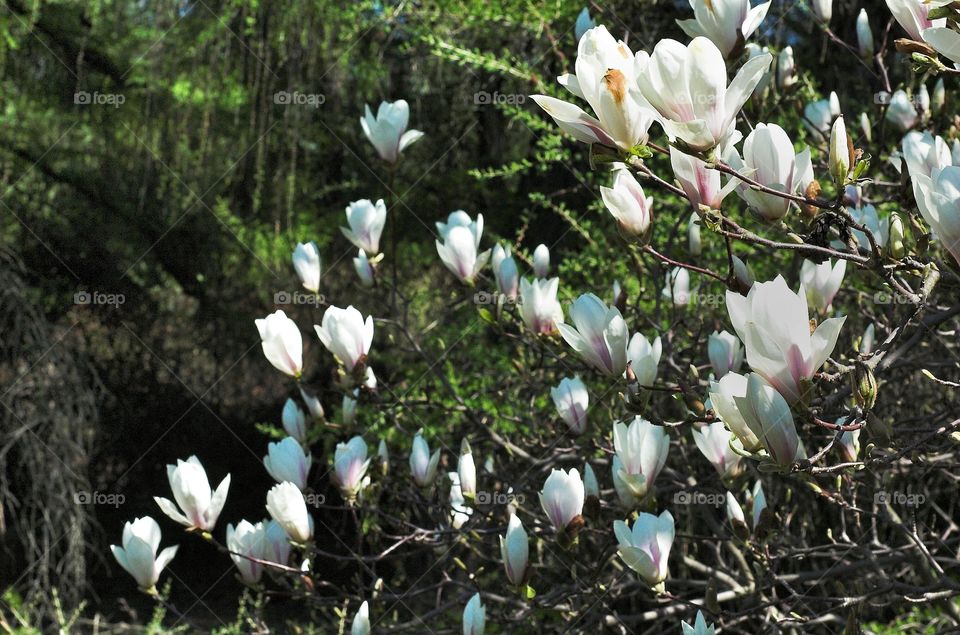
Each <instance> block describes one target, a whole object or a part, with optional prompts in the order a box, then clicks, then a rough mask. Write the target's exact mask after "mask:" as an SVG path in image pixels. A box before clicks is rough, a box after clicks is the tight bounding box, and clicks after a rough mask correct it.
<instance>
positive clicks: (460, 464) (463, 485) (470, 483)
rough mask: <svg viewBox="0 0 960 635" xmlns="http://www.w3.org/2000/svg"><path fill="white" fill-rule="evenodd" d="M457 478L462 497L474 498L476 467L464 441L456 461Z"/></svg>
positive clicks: (475, 492)
mask: <svg viewBox="0 0 960 635" xmlns="http://www.w3.org/2000/svg"><path fill="white" fill-rule="evenodd" d="M457 476H458V477H459V480H460V490H461V491H462V492H463V495H464V496H467V497H469V498H474V497H475V496H476V495H477V465H476V463H474V461H473V453H472V452H471V451H470V444H469V443H467V440H466V439H464V440H463V443H462V445H461V450H460V458H459V459H458V460H457Z"/></svg>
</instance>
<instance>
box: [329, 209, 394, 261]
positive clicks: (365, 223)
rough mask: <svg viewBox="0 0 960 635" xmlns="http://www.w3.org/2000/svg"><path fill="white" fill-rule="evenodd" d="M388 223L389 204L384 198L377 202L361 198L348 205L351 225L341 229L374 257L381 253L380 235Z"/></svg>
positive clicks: (348, 238)
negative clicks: (385, 202) (384, 201)
mask: <svg viewBox="0 0 960 635" xmlns="http://www.w3.org/2000/svg"><path fill="white" fill-rule="evenodd" d="M386 223H387V206H386V205H384V203H383V199H382V198H381V199H379V200H378V201H377V202H376V204H374V203H373V202H371V201H370V200H369V199H361V200H359V201H354V202H352V203H350V204H349V205H347V224H348V225H349V226H350V227H349V228H348V227H341V228H340V231H341V232H343V235H344V236H346V237H347V240H349V241H350V242H352V243H353V244H354V246H356V247H358V248H359V249H362V250H363V251H364V253H365V254H366V255H367V257H369V258H372V257H374V256H376V255H377V254H378V253H380V235H381V234H382V233H383V227H384V225H386ZM394 257H396V254H394Z"/></svg>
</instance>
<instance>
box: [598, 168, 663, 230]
mask: <svg viewBox="0 0 960 635" xmlns="http://www.w3.org/2000/svg"><path fill="white" fill-rule="evenodd" d="M600 196H601V197H602V198H603V204H604V205H606V206H607V209H608V210H610V213H611V214H613V217H614V218H616V219H617V223H618V224H619V226H620V230H621V231H622V232H623V233H624V234H625V235H627V236H632V237H635V238H643V237H645V236H646V235H647V234H648V232H649V230H650V225H651V223H652V222H653V197H652V196H651V197H647V196H645V195H644V193H643V188H642V187H640V184H639V183H637V179H636V178H634V176H633V174H632V173H631V172H630V170H627V169H622V170H617V171H615V172H614V176H613V187H612V188H610V187H603V186H602V185H601V186H600Z"/></svg>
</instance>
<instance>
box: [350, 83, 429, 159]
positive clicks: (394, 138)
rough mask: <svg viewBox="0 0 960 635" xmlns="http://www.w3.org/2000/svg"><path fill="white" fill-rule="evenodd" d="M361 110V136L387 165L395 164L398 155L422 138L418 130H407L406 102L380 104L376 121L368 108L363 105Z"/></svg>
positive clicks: (408, 108)
mask: <svg viewBox="0 0 960 635" xmlns="http://www.w3.org/2000/svg"><path fill="white" fill-rule="evenodd" d="M363 109H364V112H363V117H361V118H360V126H361V127H362V128H363V134H365V135H367V139H369V140H370V143H372V144H373V147H374V148H376V149H377V154H379V155H380V158H381V159H383V160H384V161H387V162H388V163H396V162H397V159H399V158H400V153H401V152H403V151H404V150H405V149H407V147H408V146H410V145H412V144H413V143H414V142H416V141H418V140H419V139H420V137H422V136H423V133H422V132H420V131H419V130H407V124H408V123H409V121H410V106H409V105H407V102H406V100H403V99H398V100H397V101H395V102H389V101H382V102H380V107H379V108H377V117H376V119H374V117H373V113H372V112H371V111H370V106H366V105H365V106H364V107H363Z"/></svg>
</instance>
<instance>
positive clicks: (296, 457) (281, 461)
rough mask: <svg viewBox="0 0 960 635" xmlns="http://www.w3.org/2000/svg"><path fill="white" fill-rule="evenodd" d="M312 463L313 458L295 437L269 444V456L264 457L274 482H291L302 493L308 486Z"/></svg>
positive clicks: (264, 463)
mask: <svg viewBox="0 0 960 635" xmlns="http://www.w3.org/2000/svg"><path fill="white" fill-rule="evenodd" d="M312 463H313V457H312V456H310V455H308V454H307V453H306V452H305V451H304V449H303V448H302V447H300V444H299V443H297V440H296V439H294V438H293V437H286V438H285V439H283V440H282V441H280V442H279V443H270V444H268V445H267V456H265V457H263V465H264V467H266V468H267V472H268V473H269V474H270V476H272V477H273V480H275V481H276V482H278V483H283V482H284V481H290V482H291V483H293V484H294V485H296V486H297V487H299V488H300V490H301V491H303V489H304V488H305V487H306V486H307V475H308V474H309V473H310V465H311V464H312Z"/></svg>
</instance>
